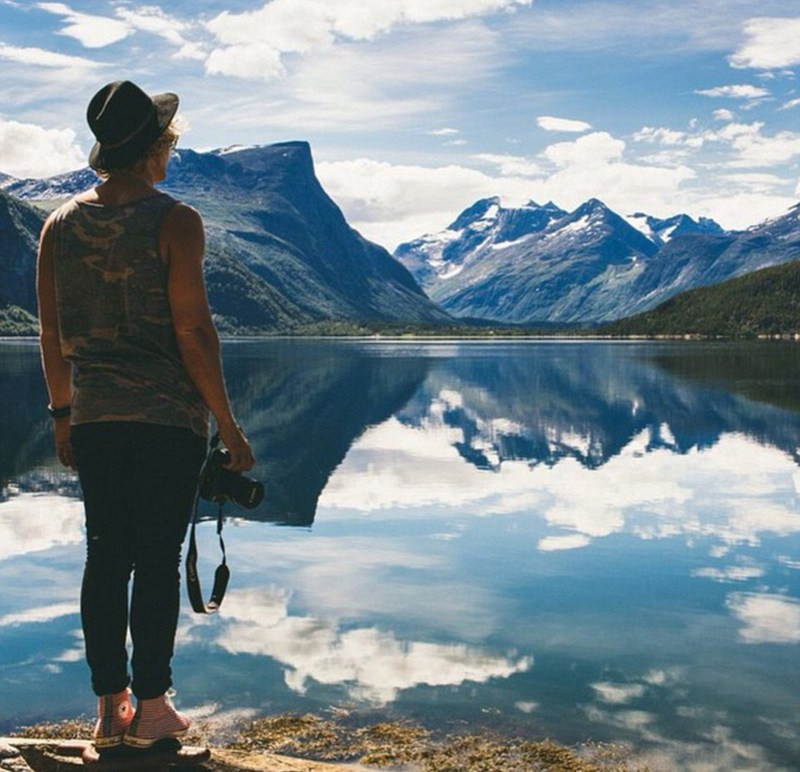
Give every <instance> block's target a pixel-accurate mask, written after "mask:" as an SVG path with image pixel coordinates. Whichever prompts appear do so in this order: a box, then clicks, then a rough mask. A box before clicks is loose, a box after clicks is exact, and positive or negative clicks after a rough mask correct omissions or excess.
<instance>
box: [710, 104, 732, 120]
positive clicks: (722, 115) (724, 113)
mask: <svg viewBox="0 0 800 772" xmlns="http://www.w3.org/2000/svg"><path fill="white" fill-rule="evenodd" d="M712 115H713V116H714V120H715V121H733V120H736V116H735V115H734V114H733V113H732V112H731V111H730V110H726V109H725V108H724V107H723V108H720V109H719V110H714V112H713V113H712Z"/></svg>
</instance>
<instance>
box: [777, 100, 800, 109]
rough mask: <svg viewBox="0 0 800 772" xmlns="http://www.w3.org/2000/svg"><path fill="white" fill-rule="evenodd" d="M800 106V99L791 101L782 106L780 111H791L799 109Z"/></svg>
mask: <svg viewBox="0 0 800 772" xmlns="http://www.w3.org/2000/svg"><path fill="white" fill-rule="evenodd" d="M798 105H800V99H789V100H787V101H786V102H784V103H783V104H782V105H781V106H780V109H781V110H791V109H792V108H794V107H797V106H798Z"/></svg>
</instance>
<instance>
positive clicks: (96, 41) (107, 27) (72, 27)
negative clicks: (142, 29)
mask: <svg viewBox="0 0 800 772" xmlns="http://www.w3.org/2000/svg"><path fill="white" fill-rule="evenodd" d="M36 7H37V8H41V9H42V10H43V11H47V12H48V13H52V14H56V15H58V16H63V17H64V18H65V19H66V21H67V24H66V26H65V27H64V28H63V29H62V30H61V32H60V34H62V35H67V36H69V37H72V38H75V39H76V40H78V41H80V43H81V44H82V45H83V46H85V47H86V48H103V47H105V46H108V45H111V44H112V43H117V42H119V41H120V40H123V39H124V38H126V37H128V35H130V34H131V33H132V32H133V28H132V27H131V26H130V25H128V24H126V23H125V22H124V21H120V20H119V19H113V18H110V17H108V16H95V15H93V14H87V13H78V12H77V11H73V10H72V9H71V8H70V7H69V6H67V5H65V4H64V3H37V4H36Z"/></svg>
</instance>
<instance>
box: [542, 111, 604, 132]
mask: <svg viewBox="0 0 800 772" xmlns="http://www.w3.org/2000/svg"><path fill="white" fill-rule="evenodd" d="M536 124H537V126H539V128H540V129H544V130H545V131H569V132H582V131H588V130H589V129H591V128H592V124H591V123H586V121H576V120H572V119H570V118H554V117H553V116H552V115H540V116H539V117H538V118H537V119H536Z"/></svg>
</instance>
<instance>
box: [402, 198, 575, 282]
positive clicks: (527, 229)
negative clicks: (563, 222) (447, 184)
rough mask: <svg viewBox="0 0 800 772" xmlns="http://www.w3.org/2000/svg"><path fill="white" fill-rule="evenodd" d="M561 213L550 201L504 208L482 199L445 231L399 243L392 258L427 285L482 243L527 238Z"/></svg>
mask: <svg viewBox="0 0 800 772" xmlns="http://www.w3.org/2000/svg"><path fill="white" fill-rule="evenodd" d="M565 214H566V212H565V211H564V210H563V209H559V208H558V207H557V206H556V205H555V204H553V203H548V204H545V205H544V206H539V205H538V204H536V203H535V202H533V201H531V202H529V203H528V204H526V205H525V206H524V207H521V208H519V209H506V208H503V207H502V206H501V205H500V199H499V198H497V197H494V198H484V199H481V200H480V201H477V202H476V203H474V204H473V205H472V206H471V207H469V208H468V209H465V210H464V211H463V212H462V213H461V214H460V215H459V216H458V218H457V219H456V220H455V221H454V222H453V223H451V224H450V225H448V226H447V228H445V230H443V231H440V232H439V233H434V234H431V235H428V236H422V237H421V238H419V239H417V240H415V241H411V242H409V243H407V244H401V245H400V246H399V247H398V248H397V251H396V252H395V257H396V258H398V259H399V260H400V262H401V263H403V265H405V266H406V268H408V269H409V270H410V271H411V273H412V274H413V275H414V277H415V278H416V279H417V281H418V282H420V284H421V285H422V286H423V287H427V286H428V285H429V284H432V283H435V282H436V281H437V280H439V279H441V280H447V279H451V278H453V277H454V276H456V275H457V274H458V273H460V272H461V270H462V269H463V268H464V267H465V258H466V257H467V256H468V255H470V254H472V253H474V252H476V251H477V250H479V248H480V247H481V246H482V245H483V244H492V245H495V248H497V249H500V248H502V247H503V246H504V245H509V244H513V243H515V242H516V241H518V240H520V239H527V238H529V237H530V235H531V234H532V233H536V232H538V231H540V230H543V229H544V228H546V227H547V225H548V224H549V223H550V222H551V221H552V220H554V219H556V218H558V217H563V216H564V215H565Z"/></svg>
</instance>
